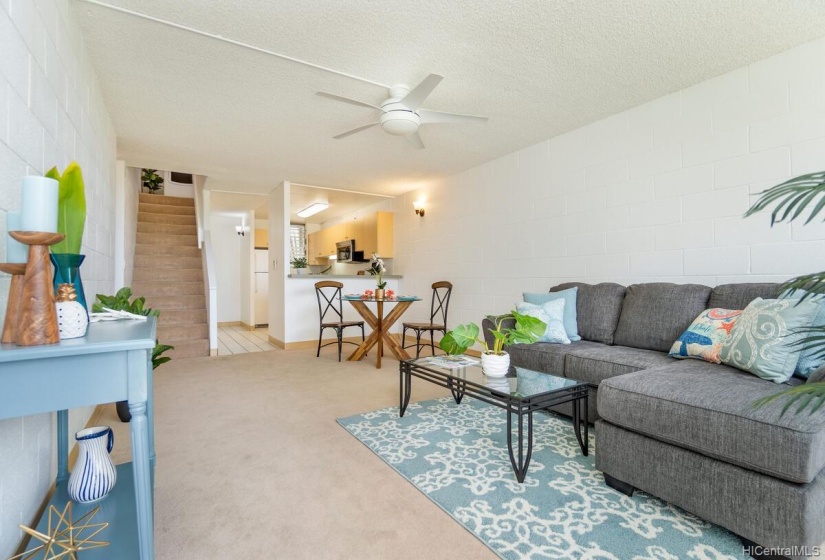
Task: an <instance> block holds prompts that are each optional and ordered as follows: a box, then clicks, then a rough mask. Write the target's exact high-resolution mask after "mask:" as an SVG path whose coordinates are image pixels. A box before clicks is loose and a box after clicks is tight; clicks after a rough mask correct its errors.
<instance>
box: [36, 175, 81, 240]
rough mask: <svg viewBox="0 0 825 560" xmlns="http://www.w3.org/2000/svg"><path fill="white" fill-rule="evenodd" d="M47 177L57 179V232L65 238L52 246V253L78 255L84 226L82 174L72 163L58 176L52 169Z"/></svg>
mask: <svg viewBox="0 0 825 560" xmlns="http://www.w3.org/2000/svg"><path fill="white" fill-rule="evenodd" d="M46 176H47V177H51V178H52V179H57V180H58V181H59V183H60V188H59V194H58V202H57V231H58V232H59V233H62V234H64V235H65V236H66V238H65V239H64V240H63V241H61V242H60V243H56V244H55V245H52V253H71V254H75V255H79V254H80V246H81V243H82V242H83V228H84V227H85V226H86V193H85V187H84V185H83V173H82V172H81V170H80V166H79V165H78V164H77V162H74V161H73V162H72V163H70V164H69V166H68V167H67V168H66V169H65V170H64V171H63V175H62V176H61V175H58V173H57V169H55V168H52V169H50V170H49V171H48V173H46Z"/></svg>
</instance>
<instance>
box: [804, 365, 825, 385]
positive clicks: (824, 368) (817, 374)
mask: <svg viewBox="0 0 825 560" xmlns="http://www.w3.org/2000/svg"><path fill="white" fill-rule="evenodd" d="M821 381H825V365H821V366H819V368H818V369H816V370H814V372H813V373H812V374H811V375H809V376H808V383H819V382H821Z"/></svg>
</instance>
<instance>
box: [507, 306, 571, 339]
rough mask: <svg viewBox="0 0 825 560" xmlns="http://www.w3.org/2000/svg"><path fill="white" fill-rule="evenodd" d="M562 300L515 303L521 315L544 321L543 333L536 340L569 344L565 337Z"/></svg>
mask: <svg viewBox="0 0 825 560" xmlns="http://www.w3.org/2000/svg"><path fill="white" fill-rule="evenodd" d="M564 304H565V303H564V300H563V299H556V300H553V301H548V302H546V303H543V304H541V305H533V304H532V303H519V304H517V305H516V311H518V312H519V313H521V314H522V315H529V316H530V317H535V318H536V319H540V320H541V321H544V323H545V324H546V325H547V328H545V330H544V334H543V335H542V336H541V338H539V339H538V341H537V342H556V343H558V344H570V339H569V338H567V333H566V332H565V331H564V323H563V322H562V317H564Z"/></svg>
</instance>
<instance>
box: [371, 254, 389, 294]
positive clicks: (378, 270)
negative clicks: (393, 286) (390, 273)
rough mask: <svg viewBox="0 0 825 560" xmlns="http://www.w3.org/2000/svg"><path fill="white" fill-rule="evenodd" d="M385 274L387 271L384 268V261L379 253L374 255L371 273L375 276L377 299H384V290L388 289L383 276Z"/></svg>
mask: <svg viewBox="0 0 825 560" xmlns="http://www.w3.org/2000/svg"><path fill="white" fill-rule="evenodd" d="M385 272H387V269H386V267H384V261H383V259H381V257H379V256H378V253H373V254H372V261H371V262H370V268H369V273H370V274H372V275H373V276H375V280H376V288H375V299H384V295H385V294H384V288H386V287H387V282H386V280H384V279H383V278H382V276H383V274H384V273H385Z"/></svg>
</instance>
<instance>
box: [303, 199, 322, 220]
mask: <svg viewBox="0 0 825 560" xmlns="http://www.w3.org/2000/svg"><path fill="white" fill-rule="evenodd" d="M327 208H329V204H327V203H326V202H313V203H312V204H310V205H309V206H307V207H306V208H304V209H303V210H301V211H300V212H298V216H299V217H301V218H309V217H310V216H314V215H315V214H317V213H318V212H323V211H324V210H326V209H327Z"/></svg>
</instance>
